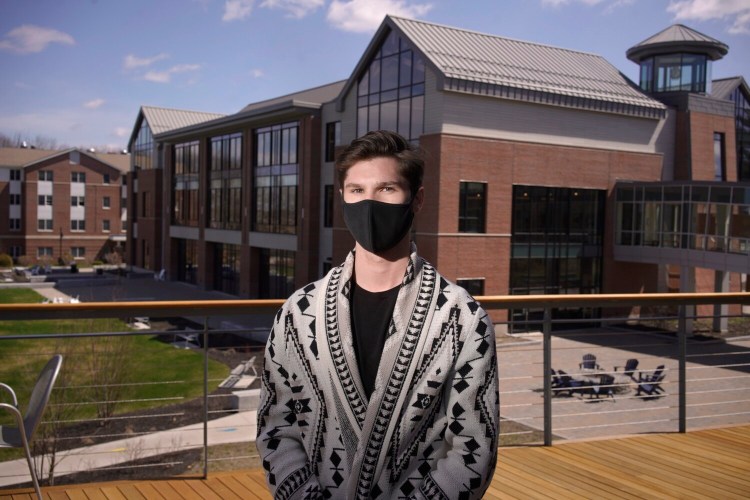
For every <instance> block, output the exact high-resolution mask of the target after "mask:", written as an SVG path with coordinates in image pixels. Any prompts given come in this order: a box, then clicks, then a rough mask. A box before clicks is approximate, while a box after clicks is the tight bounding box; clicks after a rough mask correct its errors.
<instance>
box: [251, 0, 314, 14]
mask: <svg viewBox="0 0 750 500" xmlns="http://www.w3.org/2000/svg"><path fill="white" fill-rule="evenodd" d="M324 3H325V1H324V0H263V2H262V3H261V4H260V6H261V7H264V8H267V9H281V10H285V11H287V12H288V15H289V17H294V18H296V19H301V18H303V17H305V16H306V15H308V14H309V13H311V12H313V11H315V10H317V9H318V8H319V7H322V6H323V4H324Z"/></svg>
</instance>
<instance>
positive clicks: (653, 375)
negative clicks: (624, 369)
mask: <svg viewBox="0 0 750 500" xmlns="http://www.w3.org/2000/svg"><path fill="white" fill-rule="evenodd" d="M666 376H667V374H666V373H664V365H659V366H657V367H656V370H654V371H653V372H650V374H649V373H646V374H644V372H638V381H637V382H638V390H636V393H635V395H636V396H640V395H641V393H643V394H645V395H646V396H651V397H656V396H659V395H660V394H665V393H666V392H665V391H664V388H663V387H662V386H661V384H662V382H663V381H664V378H665V377H666Z"/></svg>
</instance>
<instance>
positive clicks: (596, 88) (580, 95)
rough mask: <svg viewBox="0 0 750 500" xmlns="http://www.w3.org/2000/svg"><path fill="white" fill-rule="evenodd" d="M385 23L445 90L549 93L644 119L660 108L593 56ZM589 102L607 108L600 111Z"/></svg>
mask: <svg viewBox="0 0 750 500" xmlns="http://www.w3.org/2000/svg"><path fill="white" fill-rule="evenodd" d="M388 18H389V19H390V21H391V22H392V23H393V24H394V25H395V26H396V27H397V28H398V29H399V30H401V32H402V33H403V35H404V36H406V37H407V38H408V39H409V40H410V41H411V42H412V43H413V44H414V45H415V46H416V48H418V49H419V50H420V51H421V52H422V53H423V54H424V56H425V57H426V58H427V59H428V60H429V61H430V62H431V63H432V64H433V65H434V66H435V68H436V69H437V70H438V71H439V72H440V73H442V75H443V76H444V77H445V78H446V79H447V80H448V81H446V83H445V88H446V89H450V90H462V91H468V92H472V93H481V94H492V95H503V96H505V97H515V98H518V99H523V100H535V101H544V99H542V98H540V96H536V97H532V96H531V95H530V94H528V92H532V93H541V94H546V95H547V96H549V95H550V94H551V95H556V96H563V97H564V99H560V100H555V99H552V100H551V102H550V103H551V104H555V103H557V104H560V105H572V106H576V107H586V108H591V107H594V108H598V109H604V108H607V107H609V108H612V109H610V110H611V111H619V112H628V109H627V108H639V109H640V110H641V111H640V112H639V111H636V110H634V109H631V110H630V111H631V112H634V113H635V114H643V112H642V111H643V110H644V109H645V110H647V111H646V113H645V114H653V113H654V112H656V114H661V113H663V111H664V110H665V109H666V106H664V104H662V103H660V102H659V101H657V100H656V99H653V98H651V97H649V96H648V95H646V94H644V93H643V92H641V91H640V89H638V88H637V86H636V85H635V84H634V83H633V82H631V81H630V80H629V79H627V78H626V77H625V76H624V75H622V73H620V72H619V71H618V70H617V68H615V67H614V66H613V65H612V64H610V63H609V62H608V61H607V60H606V59H604V58H603V57H601V56H598V55H596V54H590V53H585V52H578V51H574V50H568V49H562V48H558V47H552V46H548V45H541V44H537V43H532V42H525V41H520V40H514V39H510V38H503V37H499V36H494V35H487V34H483V33H478V32H475V31H467V30H463V29H458V28H452V27H448V26H442V25H438V24H431V23H426V22H423V21H415V20H411V19H404V18H399V17H393V16H388ZM388 18H387V19H386V22H387V21H388ZM451 80H453V81H451ZM513 89H517V90H522V91H526V92H527V94H526V95H525V94H524V92H521V93H518V92H514V90H513ZM544 102H549V101H544ZM595 102H599V103H610V104H609V105H608V106H604V107H602V106H601V105H596V104H594V103H595ZM618 105H619V106H618Z"/></svg>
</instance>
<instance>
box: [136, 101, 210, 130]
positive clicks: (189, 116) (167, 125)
mask: <svg viewBox="0 0 750 500" xmlns="http://www.w3.org/2000/svg"><path fill="white" fill-rule="evenodd" d="M141 110H142V111H143V116H145V118H146V120H148V126H149V127H151V133H152V134H154V135H156V134H161V133H162V132H168V131H170V130H174V129H176V128H183V127H188V126H190V125H195V124H196V123H201V122H206V121H209V120H214V119H216V118H221V117H222V116H224V115H223V114H221V113H204V112H201V111H186V110H183V109H168V108H156V107H152V106H141Z"/></svg>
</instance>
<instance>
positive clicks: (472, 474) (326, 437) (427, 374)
mask: <svg viewBox="0 0 750 500" xmlns="http://www.w3.org/2000/svg"><path fill="white" fill-rule="evenodd" d="M336 169H337V173H338V180H339V185H340V186H341V195H342V197H343V211H344V220H345V222H346V225H347V227H348V228H349V231H350V232H351V233H352V236H353V237H354V239H355V241H356V244H355V247H354V251H353V252H351V253H350V254H349V256H348V257H347V259H346V261H345V262H344V263H343V264H342V265H341V266H339V267H336V268H333V269H332V270H331V271H330V272H329V273H328V275H327V276H326V277H324V278H323V279H321V280H320V281H317V282H315V283H312V284H310V285H307V286H306V287H304V288H302V289H300V290H298V291H297V292H295V293H294V294H293V295H292V296H291V297H290V298H289V300H287V302H286V303H285V305H284V306H283V307H282V309H281V310H280V311H279V312H278V314H277V315H276V319H275V321H274V326H273V329H272V331H271V334H270V337H269V339H268V345H267V348H266V356H265V367H264V370H263V377H262V383H263V385H262V389H261V403H260V407H259V409H258V436H257V441H256V443H257V446H258V450H259V451H260V454H261V456H262V458H263V467H264V468H265V470H266V477H267V480H268V484H269V487H270V489H271V492H272V493H273V494H274V497H275V498H277V499H286V498H346V499H353V498H363V499H364V498H383V499H391V498H430V499H436V498H445V499H450V500H454V499H462V498H480V497H481V496H482V494H483V493H484V491H485V490H486V489H487V486H488V485H489V483H490V480H491V479H492V474H493V472H494V468H495V462H496V459H497V445H498V420H499V416H498V408H499V407H498V403H499V401H498V385H497V359H496V352H495V332H494V329H493V326H492V322H491V321H490V319H489V317H488V316H487V314H486V313H485V312H484V310H482V308H481V307H479V304H477V303H476V302H475V301H474V299H472V297H471V296H470V295H469V294H468V293H467V292H466V291H465V290H463V289H462V288H460V287H458V286H456V285H453V284H451V283H449V282H448V281H447V280H445V279H444V278H443V277H441V276H440V274H438V273H437V271H436V270H435V268H434V267H432V266H431V265H430V264H429V263H427V262H425V261H424V260H423V259H422V258H420V257H419V256H418V255H417V253H416V247H415V246H414V245H413V244H412V243H411V242H410V237H409V230H410V228H411V223H412V219H413V217H414V214H416V213H417V212H419V211H420V209H421V208H422V204H423V202H424V196H425V194H424V188H423V187H422V175H423V170H424V164H423V160H422V159H421V157H420V156H419V155H418V154H417V153H416V152H415V151H414V150H413V149H412V148H411V146H410V144H409V143H408V142H407V141H406V140H404V139H403V138H402V137H401V136H399V135H397V134H395V133H392V132H385V131H379V132H370V133H368V134H366V135H364V136H362V137H361V138H359V139H356V140H355V141H353V142H352V143H351V145H350V146H349V147H348V148H347V149H346V150H345V151H344V152H343V153H342V154H341V155H340V156H339V158H338V159H337V161H336Z"/></svg>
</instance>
